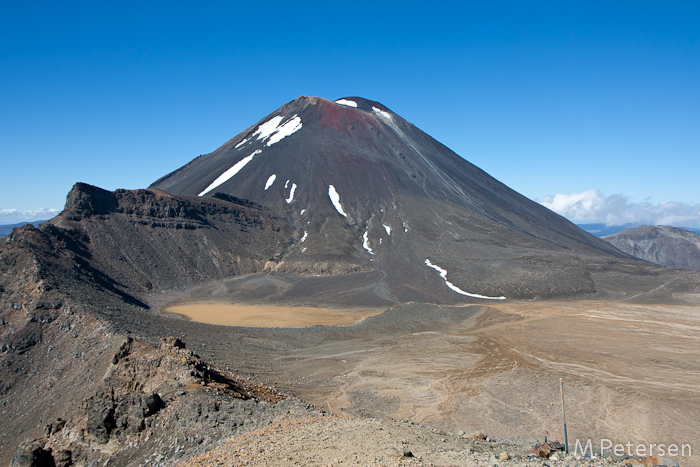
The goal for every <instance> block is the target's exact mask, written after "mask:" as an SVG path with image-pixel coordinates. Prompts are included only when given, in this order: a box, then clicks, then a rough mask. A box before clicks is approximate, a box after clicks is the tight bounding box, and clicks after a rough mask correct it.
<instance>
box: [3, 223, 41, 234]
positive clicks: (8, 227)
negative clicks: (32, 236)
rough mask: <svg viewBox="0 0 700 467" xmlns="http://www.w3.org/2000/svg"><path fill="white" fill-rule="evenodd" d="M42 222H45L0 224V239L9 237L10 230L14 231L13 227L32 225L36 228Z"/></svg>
mask: <svg viewBox="0 0 700 467" xmlns="http://www.w3.org/2000/svg"><path fill="white" fill-rule="evenodd" d="M42 222H46V220H41V221H31V222H20V223H19V224H2V225H0V237H4V236H6V235H10V234H11V233H12V229H14V228H15V227H22V226H23V225H27V224H32V225H33V226H34V227H36V226H38V225H39V224H41V223H42Z"/></svg>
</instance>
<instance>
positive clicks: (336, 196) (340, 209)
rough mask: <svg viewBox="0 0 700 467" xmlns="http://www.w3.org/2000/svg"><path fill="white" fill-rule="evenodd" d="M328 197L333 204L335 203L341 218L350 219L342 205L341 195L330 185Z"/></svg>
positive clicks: (334, 205)
mask: <svg viewBox="0 0 700 467" xmlns="http://www.w3.org/2000/svg"><path fill="white" fill-rule="evenodd" d="M328 197H329V198H330V199H331V203H333V207H335V210H336V211H338V213H339V214H340V215H341V216H343V217H348V215H347V214H345V211H343V206H342V205H341V204H340V195H339V194H338V192H337V191H335V187H334V186H333V185H328Z"/></svg>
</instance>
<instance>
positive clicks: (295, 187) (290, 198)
mask: <svg viewBox="0 0 700 467" xmlns="http://www.w3.org/2000/svg"><path fill="white" fill-rule="evenodd" d="M296 189H297V184H296V183H292V191H291V192H290V193H289V198H287V199H285V201H286V202H287V204H289V203H291V202H292V200H293V199H294V192H295V191H296Z"/></svg>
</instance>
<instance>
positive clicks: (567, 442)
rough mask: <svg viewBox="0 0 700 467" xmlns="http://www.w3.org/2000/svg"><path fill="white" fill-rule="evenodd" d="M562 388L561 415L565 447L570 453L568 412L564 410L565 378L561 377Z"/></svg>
mask: <svg viewBox="0 0 700 467" xmlns="http://www.w3.org/2000/svg"><path fill="white" fill-rule="evenodd" d="M559 383H560V389H561V416H562V418H563V419H564V447H565V448H566V453H567V454H568V453H569V435H568V434H567V433H566V412H564V378H559Z"/></svg>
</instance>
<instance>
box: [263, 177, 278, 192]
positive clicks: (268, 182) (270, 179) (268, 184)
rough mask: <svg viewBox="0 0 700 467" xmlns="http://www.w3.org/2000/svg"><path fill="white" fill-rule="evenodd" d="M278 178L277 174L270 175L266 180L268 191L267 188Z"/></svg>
mask: <svg viewBox="0 0 700 467" xmlns="http://www.w3.org/2000/svg"><path fill="white" fill-rule="evenodd" d="M276 178H277V175H276V174H272V175H270V177H269V178H268V179H267V182H265V191H267V189H268V188H270V187H271V186H272V184H273V183H275V179H276Z"/></svg>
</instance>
